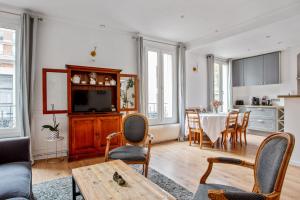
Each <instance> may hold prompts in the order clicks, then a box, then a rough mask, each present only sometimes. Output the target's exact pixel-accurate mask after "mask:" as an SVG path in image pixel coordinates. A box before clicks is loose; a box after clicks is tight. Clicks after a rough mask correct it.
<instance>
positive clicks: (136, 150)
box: [108, 146, 147, 161]
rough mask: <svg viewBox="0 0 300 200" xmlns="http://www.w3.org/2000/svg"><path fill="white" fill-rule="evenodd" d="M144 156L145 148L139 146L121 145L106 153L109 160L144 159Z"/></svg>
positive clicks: (145, 155)
mask: <svg viewBox="0 0 300 200" xmlns="http://www.w3.org/2000/svg"><path fill="white" fill-rule="evenodd" d="M146 157H147V148H144V147H139V146H122V147H118V148H115V149H113V150H111V151H110V152H109V153H108V158H109V159H111V160H123V161H145V160H146Z"/></svg>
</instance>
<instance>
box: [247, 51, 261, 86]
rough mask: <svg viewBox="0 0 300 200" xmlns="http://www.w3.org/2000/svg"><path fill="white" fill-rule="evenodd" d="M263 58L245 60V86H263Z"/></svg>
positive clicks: (256, 57)
mask: <svg viewBox="0 0 300 200" xmlns="http://www.w3.org/2000/svg"><path fill="white" fill-rule="evenodd" d="M263 67H264V65H263V56H255V57H250V58H245V59H244V79H245V86H249V85H262V84H263V78H264V77H263V72H264V70H263Z"/></svg>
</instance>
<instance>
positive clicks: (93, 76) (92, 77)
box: [89, 72, 97, 85]
mask: <svg viewBox="0 0 300 200" xmlns="http://www.w3.org/2000/svg"><path fill="white" fill-rule="evenodd" d="M89 77H90V84H91V85H96V83H97V81H96V79H97V74H96V73H95V72H91V73H90V74H89Z"/></svg>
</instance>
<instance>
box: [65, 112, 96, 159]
mask: <svg viewBox="0 0 300 200" xmlns="http://www.w3.org/2000/svg"><path fill="white" fill-rule="evenodd" d="M70 123H71V126H70V127H71V154H84V153H92V152H96V150H97V137H96V131H97V130H96V128H97V127H96V118H93V117H91V118H73V119H71V120H70Z"/></svg>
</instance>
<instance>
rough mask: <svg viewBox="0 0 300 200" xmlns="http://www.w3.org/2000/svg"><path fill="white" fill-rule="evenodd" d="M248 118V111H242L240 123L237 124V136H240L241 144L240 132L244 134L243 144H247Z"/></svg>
mask: <svg viewBox="0 0 300 200" xmlns="http://www.w3.org/2000/svg"><path fill="white" fill-rule="evenodd" d="M249 118H250V111H247V112H244V116H243V122H242V124H238V127H237V137H240V143H241V144H242V134H243V135H244V140H245V144H247V138H246V133H247V128H248V124H249Z"/></svg>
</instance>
